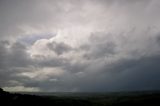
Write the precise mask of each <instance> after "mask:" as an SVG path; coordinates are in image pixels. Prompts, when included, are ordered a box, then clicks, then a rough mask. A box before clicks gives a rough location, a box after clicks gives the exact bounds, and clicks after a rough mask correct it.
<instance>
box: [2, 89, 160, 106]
mask: <svg viewBox="0 0 160 106" xmlns="http://www.w3.org/2000/svg"><path fill="white" fill-rule="evenodd" d="M0 101H1V104H4V106H7V105H9V106H20V105H21V106H24V105H25V106H26V105H27V106H32V105H34V106H137V105H138V106H160V92H159V91H145V92H110V93H71V92H63V93H43V92H41V93H40V92H39V93H38V92H37V93H29V92H25V93H24V92H23V93H22V92H21V93H8V92H3V93H1V94H0Z"/></svg>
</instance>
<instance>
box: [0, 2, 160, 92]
mask: <svg viewBox="0 0 160 106" xmlns="http://www.w3.org/2000/svg"><path fill="white" fill-rule="evenodd" d="M159 11H160V1H159V0H0V87H2V88H3V89H4V90H7V91H29V92H108V91H138V90H140V91H141V90H160V84H159V83H160V65H159V64H160V14H159Z"/></svg>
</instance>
